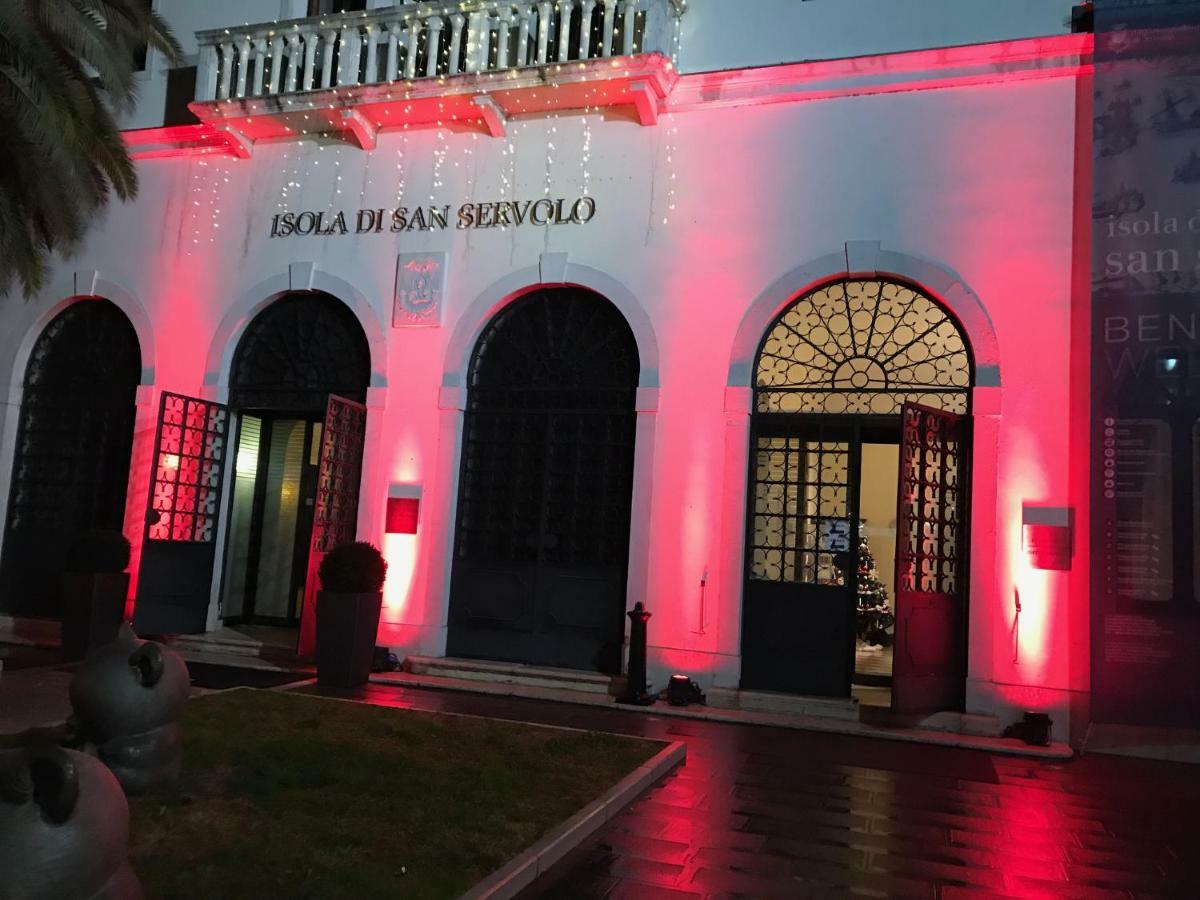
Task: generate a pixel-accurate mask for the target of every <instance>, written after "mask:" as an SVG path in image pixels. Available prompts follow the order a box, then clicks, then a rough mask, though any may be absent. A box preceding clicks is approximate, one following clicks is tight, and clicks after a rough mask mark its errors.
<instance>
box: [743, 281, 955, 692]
mask: <svg viewBox="0 0 1200 900" xmlns="http://www.w3.org/2000/svg"><path fill="white" fill-rule="evenodd" d="M972 372H973V366H972V360H971V354H970V349H969V347H968V344H967V341H966V338H965V336H964V335H963V332H962V330H961V328H960V327H959V325H958V323H957V322H956V321H955V320H954V319H953V318H952V317H951V316H950V314H949V313H948V312H947V311H946V310H945V309H944V308H943V307H942V306H941V305H940V304H939V303H938V302H937V301H935V300H934V299H932V298H931V297H929V296H928V295H926V294H925V293H923V292H922V291H921V290H920V289H918V288H917V287H915V286H913V285H909V284H905V283H901V282H898V281H891V280H887V279H882V278H880V279H869V280H864V279H850V280H847V279H841V280H838V281H834V282H831V283H829V284H826V285H823V286H821V287H819V288H817V289H815V290H812V291H810V292H809V293H807V294H805V295H804V296H802V297H800V298H798V299H797V300H795V301H794V302H792V303H791V304H790V305H789V306H788V307H787V308H786V309H785V310H784V311H783V312H782V313H781V314H780V315H779V316H778V317H777V318H776V320H775V321H774V323H773V324H772V325H771V327H770V328H769V329H768V330H767V334H766V336H765V337H764V339H763V341H762V344H761V346H760V349H759V354H758V357H757V362H756V370H755V387H754V409H753V417H752V427H751V444H750V473H749V474H750V489H749V496H748V511H747V540H746V545H747V553H746V573H745V584H744V592H743V613H742V687H743V688H747V689H765V690H779V691H787V692H791V693H799V694H808V695H816V696H829V697H849V696H850V695H851V689H852V685H853V684H856V683H857V684H862V685H865V686H867V687H870V688H880V689H883V690H884V691H887V690H890V692H891V693H890V696H889V697H888V699H889V700H890V702H891V704H892V706H893V707H894V708H896V709H901V710H904V711H920V710H923V709H927V708H934V709H938V708H950V707H954V706H957V705H959V704H961V699H960V696H961V692H962V688H963V673H964V671H965V669H964V664H965V646H966V592H965V582H966V550H967V540H966V522H967V519H966V500H967V496H966V494H967V491H966V488H967V467H968V463H969V456H970V454H969V432H970V420H969V412H970V389H971V385H972V381H973V374H972ZM884 696H887V695H886V693H885V695H884Z"/></svg>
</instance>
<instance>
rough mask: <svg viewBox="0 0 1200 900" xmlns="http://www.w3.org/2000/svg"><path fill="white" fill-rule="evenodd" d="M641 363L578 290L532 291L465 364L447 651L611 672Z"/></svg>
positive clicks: (619, 328)
mask: <svg viewBox="0 0 1200 900" xmlns="http://www.w3.org/2000/svg"><path fill="white" fill-rule="evenodd" d="M639 370H640V367H639V360H638V350H637V343H636V341H635V340H634V336H633V332H632V331H631V330H630V327H629V325H628V323H627V322H626V321H625V319H624V317H623V316H622V315H621V313H620V312H619V311H618V310H617V308H616V307H615V306H613V304H612V303H610V302H609V301H608V300H606V299H605V298H603V297H601V296H600V295H598V294H595V293H593V292H591V291H588V290H586V289H583V288H575V287H563V288H551V289H544V290H538V291H534V292H532V293H529V294H526V295H525V296H523V297H521V298H520V299H518V300H516V301H514V302H513V303H511V304H510V305H508V306H507V307H505V308H504V309H503V310H501V311H500V312H499V313H498V314H497V315H496V316H495V318H493V319H492V321H491V322H490V323H489V324H488V326H487V328H486V329H485V331H484V333H483V335H482V336H481V337H480V338H479V342H478V343H477V344H476V347H475V353H474V356H473V358H472V361H471V367H470V374H469V381H468V396H467V413H466V421H465V424H464V433H463V446H462V463H461V470H460V475H459V499H458V528H457V536H456V540H455V547H454V564H453V565H454V567H453V575H452V579H451V588H450V630H449V636H448V640H447V653H448V655H450V656H462V657H474V658H482V659H497V660H507V661H512V662H521V663H528V664H533V665H542V666H563V667H569V668H578V669H592V670H598V671H603V672H610V673H617V672H619V671H620V667H621V646H622V643H623V640H624V611H625V585H626V578H627V567H628V559H629V514H630V503H631V498H632V486H633V450H634V434H635V424H636V422H635V419H636V414H635V412H634V409H635V405H634V404H635V398H636V393H637V384H638V375H639Z"/></svg>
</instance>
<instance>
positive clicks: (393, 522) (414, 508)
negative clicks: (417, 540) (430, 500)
mask: <svg viewBox="0 0 1200 900" xmlns="http://www.w3.org/2000/svg"><path fill="white" fill-rule="evenodd" d="M420 518H421V486H420V485H418V484H393V485H389V486H388V499H387V520H386V523H385V525H384V531H385V532H386V533H387V534H416V533H417V524H418V523H419V521H420Z"/></svg>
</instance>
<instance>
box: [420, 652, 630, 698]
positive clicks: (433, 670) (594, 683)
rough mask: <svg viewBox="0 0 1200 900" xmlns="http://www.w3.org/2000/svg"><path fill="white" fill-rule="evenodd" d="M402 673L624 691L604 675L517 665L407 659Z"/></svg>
mask: <svg viewBox="0 0 1200 900" xmlns="http://www.w3.org/2000/svg"><path fill="white" fill-rule="evenodd" d="M404 670H405V671H406V672H411V673H412V674H414V675H434V676H437V677H440V678H456V679H459V680H461V681H479V682H484V683H489V684H522V685H526V686H528V687H540V688H552V689H555V690H570V691H580V692H583V693H587V694H608V695H614V696H615V695H616V694H619V693H620V692H621V691H622V690H623V689H624V687H625V677H624V676H623V675H605V674H603V673H601V672H585V671H582V670H578V669H549V668H542V667H539V666H527V665H522V664H520V663H506V662H492V661H489V660H479V659H453V658H446V657H428V656H409V657H406V658H405V660H404Z"/></svg>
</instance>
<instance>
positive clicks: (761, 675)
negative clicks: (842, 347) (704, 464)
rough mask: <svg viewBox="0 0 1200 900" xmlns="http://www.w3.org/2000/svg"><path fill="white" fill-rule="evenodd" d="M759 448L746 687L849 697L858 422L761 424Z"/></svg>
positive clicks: (753, 477)
mask: <svg viewBox="0 0 1200 900" xmlns="http://www.w3.org/2000/svg"><path fill="white" fill-rule="evenodd" d="M752 446H753V453H752V454H751V461H750V465H751V471H750V485H751V487H750V516H749V523H748V534H747V570H748V573H749V577H748V579H747V583H746V590H745V595H744V600H743V611H742V686H743V687H745V688H750V689H754V688H759V689H768V690H783V691H789V692H792V693H798V694H809V695H814V696H849V693H850V678H851V675H852V671H853V647H854V610H855V604H854V596H855V589H856V586H855V576H856V572H857V569H858V566H857V553H858V550H857V548H858V518H857V515H856V514H855V511H856V510H857V508H858V498H857V495H856V494H857V478H856V477H854V474H853V473H856V472H857V471H858V458H859V453H860V440H859V433H858V427H857V423H856V422H854V421H852V420H848V421H843V422H839V421H837V420H836V419H834V418H832V417H825V418H824V419H813V418H807V419H800V420H796V421H787V420H786V419H784V420H780V419H775V420H772V421H765V422H760V423H759V424H758V427H757V428H756V431H755V434H754V439H753V445H752Z"/></svg>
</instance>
